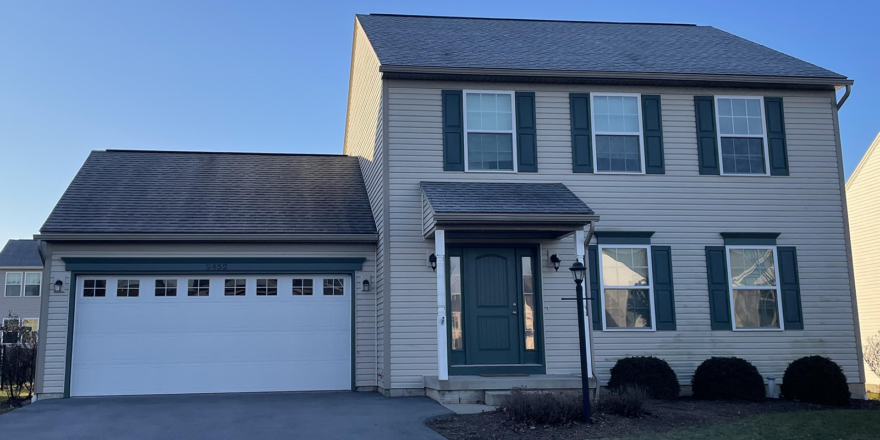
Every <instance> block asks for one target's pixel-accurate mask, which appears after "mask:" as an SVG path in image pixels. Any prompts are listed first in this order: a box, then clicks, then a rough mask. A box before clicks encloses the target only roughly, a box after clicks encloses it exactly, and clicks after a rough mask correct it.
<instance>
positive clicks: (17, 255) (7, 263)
mask: <svg viewBox="0 0 880 440" xmlns="http://www.w3.org/2000/svg"><path fill="white" fill-rule="evenodd" d="M0 267H43V259H42V258H41V257H40V242H38V241H37V240H9V241H7V242H6V246H3V250H2V251H0Z"/></svg>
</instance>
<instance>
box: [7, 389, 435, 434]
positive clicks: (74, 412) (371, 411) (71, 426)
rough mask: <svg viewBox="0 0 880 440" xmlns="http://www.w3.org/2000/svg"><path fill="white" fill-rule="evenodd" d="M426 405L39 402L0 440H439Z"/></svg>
mask: <svg viewBox="0 0 880 440" xmlns="http://www.w3.org/2000/svg"><path fill="white" fill-rule="evenodd" d="M443 414H449V410H447V409H446V408H444V407H443V406H441V405H440V404H438V403H437V402H435V401H433V400H431V399H428V398H427V397H399V398H386V397H383V396H381V395H379V394H378V393H351V392H339V393H269V394H201V395H180V396H139V397H90V398H74V399H57V400H45V401H40V402H36V403H34V404H31V405H28V406H26V407H24V408H19V409H17V410H15V411H12V412H9V413H7V414H4V415H0V435H2V437H3V438H26V439H28V440H37V439H94V440H100V439H114V440H115V439H122V438H124V439H169V438H193V439H195V438H209V439H252V438H266V439H274V438H285V439H337V438H363V439H388V440H391V439H442V438H443V437H441V436H439V435H438V434H436V433H435V432H434V431H432V430H431V429H429V428H428V427H427V426H425V423H424V422H425V420H427V419H429V418H432V417H435V416H438V415H443Z"/></svg>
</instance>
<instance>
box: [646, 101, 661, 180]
mask: <svg viewBox="0 0 880 440" xmlns="http://www.w3.org/2000/svg"><path fill="white" fill-rule="evenodd" d="M642 126H643V127H644V137H645V173H646V174H666V160H665V159H664V157H663V121H662V118H661V116H660V95H642Z"/></svg>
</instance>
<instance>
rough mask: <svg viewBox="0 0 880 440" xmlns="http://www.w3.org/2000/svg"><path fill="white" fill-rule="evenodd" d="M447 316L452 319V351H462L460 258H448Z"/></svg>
mask: <svg viewBox="0 0 880 440" xmlns="http://www.w3.org/2000/svg"><path fill="white" fill-rule="evenodd" d="M449 297H450V304H449V314H450V316H451V317H452V349H453V350H455V351H459V350H464V338H463V333H462V325H461V318H462V315H461V257H449Z"/></svg>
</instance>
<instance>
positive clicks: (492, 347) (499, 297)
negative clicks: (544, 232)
mask: <svg viewBox="0 0 880 440" xmlns="http://www.w3.org/2000/svg"><path fill="white" fill-rule="evenodd" d="M464 267H465V268H466V269H465V273H464V292H463V293H464V295H463V296H464V301H465V310H467V313H466V314H465V328H466V329H467V330H468V331H466V332H465V338H466V339H465V349H466V350H467V357H468V360H469V363H471V364H517V363H519V351H520V350H519V346H520V340H521V335H520V334H519V333H520V332H519V311H518V304H517V302H518V296H519V295H517V288H516V287H517V282H516V250H515V249H503V248H498V249H492V248H489V249H466V250H465V252H464ZM467 269H470V270H467Z"/></svg>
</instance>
